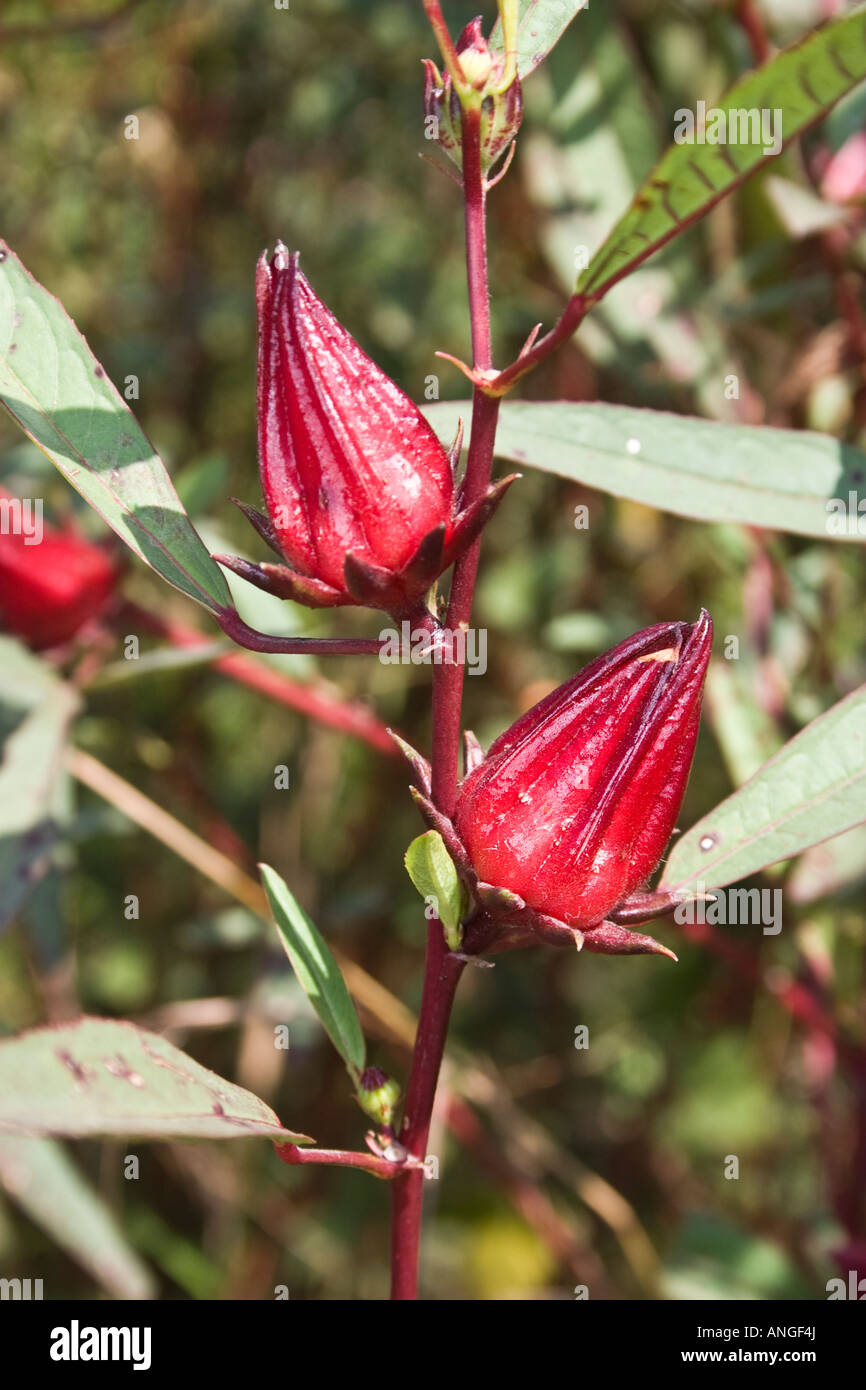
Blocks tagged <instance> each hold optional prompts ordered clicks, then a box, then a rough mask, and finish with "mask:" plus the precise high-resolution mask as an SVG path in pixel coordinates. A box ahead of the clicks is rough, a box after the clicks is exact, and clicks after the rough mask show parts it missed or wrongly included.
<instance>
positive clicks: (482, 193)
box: [391, 109, 499, 1300]
mask: <svg viewBox="0 0 866 1390" xmlns="http://www.w3.org/2000/svg"><path fill="white" fill-rule="evenodd" d="M462 126H463V142H462V143H463V191H464V201H465V222H466V268H467V283H468V290H469V313H470V321H471V326H472V350H473V357H474V367H475V369H476V370H479V369H480V370H482V371H488V370H489V369H490V365H491V341H490V302H489V295H488V286H487V236H486V224H485V219H486V196H487V190H486V184H485V179H484V172H483V169H482V163H481V141H480V112H479V111H478V110H477V109H475V110H472V109H469V110H464V112H463V120H462ZM498 413H499V402H498V400H497V399H495V398H493V397H490V396H487V395H485V394H484V393H483V392H482V391H480V390H479V389H478V388H477V387H476V389H475V391H474V394H473V403H472V429H471V435H470V442H469V452H468V458H467V465H466V477H465V480H464V484H463V497H462V501H463V505H467V504H469V503H471V502H473V501H474V500H475V499H476V498H478V497H480V496H481V495H482V494H483V493H484V491H485V490H486V488H487V487H488V485H489V482H490V473H491V469H492V466H493V445H494V441H495V437H496V421H497V417H498ZM480 549H481V542H480V539H479V540H478V541H476V542H475V544H474V545H472V546H471V547H470V548H469V549H468V550H467V551H466V552H465V553H464V555H463V556H462V557H461V558H460V559H459V560H458V561H457V565H456V567H455V571H454V577H453V580H452V584H451V595H450V600H449V604H448V616H447V626H448V628H449V629H450V630H451V631H456V630H458V629H459V628H460V627H461V626H463V625H466V626H468V624H469V621H470V619H471V615H472V599H473V595H474V591H475V577H476V574H477V571H478V558H479V553H480ZM463 678H464V668H463V666H462V665H458V664H455V665H450V664H443V665H440V666H434V669H433V716H432V720H433V730H432V755H431V769H432V784H433V789H432V795H433V801H434V803H435V805H436V807H437V809H438V810H440V811H442V812H443V813H444V814H445V815H448V816H450V815H451V814H452V812H453V809H454V801H455V797H456V793H457V777H458V758H459V747H460V712H461V705H462V699H463ZM464 964H465V962H464V961H462V960H460V959H458V957H457V956H456V955H454V954H452V953H451V952H450V951H449V950H448V948H447V946H446V944H445V939H444V936H443V930H442V926H441V923H440V922H439V921H438V919H436V918H434V919H433V920H432V921H431V922H430V923H429V927H428V935H427V957H426V961H425V968H424V988H423V994H422V1000H421V1010H420V1015H419V1020H418V1037H417V1042H416V1044H415V1050H414V1053H413V1056H412V1067H411V1071H410V1076H409V1084H408V1087H407V1090H406V1101H405V1105H404V1112H403V1128H402V1132H401V1134H400V1142H401V1144H402V1145H403V1146H404V1148H405V1149H406V1150H407V1151H408V1153H409V1155H410V1157H412V1158H414V1159H416V1160H420V1161H422V1162H423V1159H424V1158H425V1155H426V1148H427V1141H428V1137H429V1133H430V1122H431V1118H432V1114H433V1102H434V1100H435V1097H436V1087H437V1083H438V1080H439V1072H440V1069H441V1066H442V1057H443V1053H444V1050H445V1038H446V1035H447V1032H448V1024H449V1020H450V1017H451V1007H452V1004H453V1002H454V995H455V992H456V989H457V985H458V982H459V980H460V976H461V974H462V973H463V969H464ZM424 1178H425V1173H424V1170H423V1169H422V1168H420V1167H417V1166H416V1167H412V1168H407V1169H406V1170H405V1171H403V1172H401V1173H400V1174H399V1175H398V1176H397V1177H395V1179H394V1181H393V1183H392V1189H391V1191H392V1230H391V1297H392V1299H396V1300H412V1299H415V1298H417V1296H418V1257H419V1248H420V1239H421V1218H422V1206H423V1189H424Z"/></svg>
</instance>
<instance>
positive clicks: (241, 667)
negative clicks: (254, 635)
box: [125, 604, 399, 757]
mask: <svg viewBox="0 0 866 1390" xmlns="http://www.w3.org/2000/svg"><path fill="white" fill-rule="evenodd" d="M125 612H126V613H127V614H128V615H129V616H130V617H131V618H132V619H133V620H134V621H136V622H139V623H141V624H143V625H144V626H146V627H147V628H148V629H149V630H150V631H151V632H157V633H159V634H160V636H162V637H165V639H166V640H167V641H168V642H170V643H171V644H172V646H174V647H189V648H195V647H198V646H210V641H209V639H208V637H207V635H206V634H205V633H203V632H201V631H200V630H199V629H198V628H194V627H187V626H186V624H185V623H177V622H173V621H172V620H171V619H169V618H164V617H162V616H160V615H159V614H157V613H150V612H148V610H147V609H145V608H141V607H139V605H138V604H127V605H126V607H125ZM212 665H213V666H214V668H215V670H217V671H220V672H221V673H222V674H223V675H224V676H228V677H229V679H230V680H235V681H238V683H239V684H241V685H246V686H248V687H249V689H250V690H257V691H258V692H259V694H261V695H264V696H266V697H267V698H268V699H270V700H275V701H277V702H278V703H279V704H282V705H287V706H288V707H289V708H290V709H296V710H298V712H299V713H300V714H305V715H307V716H308V717H309V718H310V719H314V720H315V721H316V723H318V724H326V725H328V727H329V728H332V729H338V730H339V731H340V733H344V734H350V735H351V736H352V737H354V738H359V739H362V740H363V741H364V742H365V743H367V744H369V745H370V747H371V748H375V749H376V751H377V752H379V753H385V754H386V755H387V756H388V757H399V749H398V748H397V745H396V744H395V743H394V740H393V739H392V738H391V735H390V734H389V733H388V730H387V729H386V727H385V725H384V724H383V723H382V722H381V721H380V720H379V719H377V718H376V716H375V715H374V714H372V713H371V712H370V711H369V710H367V709H365V708H364V706H363V705H361V704H353V703H352V702H351V701H349V700H344V699H342V698H341V697H340V696H338V695H335V694H332V693H331V692H330V691H329V690H327V689H324V688H323V687H320V686H316V685H315V684H313V683H312V682H309V681H296V680H293V679H292V677H291V676H286V675H284V674H283V672H282V671H275V670H274V668H273V667H272V666H266V665H264V664H263V663H262V662H260V661H256V660H255V658H254V657H249V656H244V655H243V653H241V652H228V653H226V655H225V656H218V657H217V658H216V659H215V660H214V661H213V662H212Z"/></svg>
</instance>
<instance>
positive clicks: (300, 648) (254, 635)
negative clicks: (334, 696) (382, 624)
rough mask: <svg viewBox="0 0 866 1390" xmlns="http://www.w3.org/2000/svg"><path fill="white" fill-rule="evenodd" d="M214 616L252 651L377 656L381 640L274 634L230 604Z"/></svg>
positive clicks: (232, 635) (373, 638) (380, 648)
mask: <svg viewBox="0 0 866 1390" xmlns="http://www.w3.org/2000/svg"><path fill="white" fill-rule="evenodd" d="M214 616H215V618H216V620H217V622H218V623H219V625H220V627H221V628H222V630H223V632H224V633H225V634H226V636H227V637H230V638H231V639H232V641H233V642H237V644H238V646H239V647H247V648H248V649H249V650H250V651H252V652H285V653H288V654H289V655H294V656H300V655H303V653H304V652H306V653H307V654H308V655H309V656H378V655H379V653H380V651H381V650H382V647H383V645H384V644H383V643H382V642H381V641H380V639H379V638H378V637H275V636H274V635H273V634H271V633H268V632H257V631H256V629H255V628H254V627H249V626H248V625H247V624H246V623H245V622H244V620H243V618H241V617H240V615H239V614H238V613H236V612H235V610H234V609H233V608H220V609H218V610H217V611H215V613H214Z"/></svg>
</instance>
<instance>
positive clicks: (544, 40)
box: [490, 0, 589, 79]
mask: <svg viewBox="0 0 866 1390" xmlns="http://www.w3.org/2000/svg"><path fill="white" fill-rule="evenodd" d="M588 4H589V0H520V18H519V19H518V21H517V73H518V76H519V77H520V78H521V79H523V78H526V77H528V76H529V74H530V73H531V72H534V71H535V69H536V68H537V67H538V66H539V65H540V64H541V63H543V62H544V60H545V58H546V57H547V55H548V53H549V52H550V50H551V49H552V48H553V47H554V45H555V44H557V43H558V42H559V40H560V39H561V38H562V35H563V34H564V33H565V31H566V29H567V28H568V26H569V24H570V23H571V21H572V20H573V19H574V16H575V15H576V14H578V13H579V12H580V11H581V10H584V9H586V7H587V5H588ZM490 47H491V49H492V50H493V52H494V53H502V51H503V47H502V27H501V25H500V23H499V20H498V19H497V21H496V23H495V24H494V26H493V30H492V32H491V34H490Z"/></svg>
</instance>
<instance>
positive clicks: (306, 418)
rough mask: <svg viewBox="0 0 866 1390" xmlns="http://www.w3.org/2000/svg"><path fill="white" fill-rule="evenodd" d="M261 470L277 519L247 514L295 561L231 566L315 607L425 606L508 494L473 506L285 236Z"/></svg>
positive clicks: (269, 342)
mask: <svg viewBox="0 0 866 1390" xmlns="http://www.w3.org/2000/svg"><path fill="white" fill-rule="evenodd" d="M256 299H257V306H258V323H259V365H258V443H259V473H260V477H261V483H262V490H263V493H264V498H265V505H266V508H267V513H268V515H267V517H264V516H261V515H259V514H257V513H255V512H253V511H252V510H251V509H249V508H246V507H245V508H244V511H245V512H246V513H247V515H248V516H249V517H250V520H251V521H252V522H253V524H254V525H255V526H256V528H257V529H258V530H259V532H260V533H261V534H262V535H263V536H264V537H265V539H266V540H267V541H268V543H269V544H270V545H271V546H272V548H273V549H274V550H276V551H277V553H278V554H279V555H280V556H281V557H282V558H284V559H285V560H286V561H287V562H288V565H273V564H264V565H252V564H250V563H249V562H247V561H243V560H238V559H237V558H236V557H231V556H222V555H221V556H218V557H217V558H218V559H219V560H220V562H221V563H223V564H225V565H227V566H228V567H229V568H230V569H233V570H234V571H235V572H236V573H238V574H240V575H242V576H243V577H244V578H245V579H249V580H250V581H251V582H252V583H254V584H257V585H259V587H261V588H264V589H267V590H268V591H269V592H271V593H276V594H278V595H280V596H281V597H284V598H293V599H296V600H297V601H299V602H301V603H308V604H310V605H311V606H333V605H337V604H359V603H361V604H366V605H368V606H370V607H373V608H382V609H385V610H386V611H388V612H391V613H394V614H398V613H408V612H410V611H412V609H413V608H416V607H417V606H418V605H419V603H420V602H421V600H422V599H423V596H424V594H425V593H426V592H427V590H428V589H429V587H430V585H431V584H432V583H433V581H434V580H435V579H436V578H437V576H438V575H439V574H441V573H442V571H443V570H444V569H446V568H447V566H448V565H450V564H451V563H452V561H453V560H454V559H455V558H456V556H457V554H458V553H459V552H460V551H461V550H462V549H465V547H466V546H467V545H469V544H470V543H471V541H472V540H474V538H475V536H476V535H477V534H478V531H479V529H480V527H481V525H482V524H483V522H484V521H485V520H486V519H487V517H488V516H489V515H490V512H491V511H492V509H493V506H495V504H496V502H497V501H498V499H499V497H500V496H501V494H502V491H503V490H504V485H503V484H500V485H499V487H498V488H496V489H491V490H490V492H489V493H488V495H487V496H486V497H484V498H482V499H481V501H480V503H477V504H475V505H474V506H473V507H471V508H468V509H466V510H465V511H462V512H461V511H460V510H459V506H458V504H457V502H456V500H455V485H454V476H453V470H452V461H451V459H450V458H449V455H448V454H447V453H446V451H445V449H443V447H442V445H441V444H440V443H439V440H438V438H437V437H436V435H435V433H434V431H433V430H432V429H431V427H430V425H428V423H427V421H426V420H425V419H424V417H423V415H422V414H421V412H420V411H419V410H418V409H417V407H416V406H415V405H414V404H413V402H412V401H411V400H410V399H409V397H408V396H406V395H404V393H403V392H402V391H401V390H400V389H399V387H397V386H396V385H395V384H394V382H393V381H391V380H390V379H389V378H388V377H387V376H386V375H385V373H384V372H383V371H381V369H380V368H379V367H377V366H376V364H375V362H373V361H371V359H370V358H369V357H368V356H367V355H366V353H364V352H363V351H362V350H361V348H360V347H359V346H358V344H357V343H356V342H355V340H354V339H353V338H352V337H351V335H350V334H349V333H347V331H346V329H345V328H343V327H342V325H341V324H340V323H338V321H337V319H335V317H334V315H333V314H332V313H331V311H330V310H329V309H328V308H327V307H326V306H325V305H324V304H323V303H322V301H321V300H320V299H319V298H317V296H316V295H315V294H314V293H313V291H312V289H311V288H310V286H309V284H308V282H307V280H306V279H305V277H304V275H303V274H302V273H301V271H300V269H299V267H298V257H297V255H294V256H290V255H289V253H288V251H287V250H286V248H285V247H284V246H283V245H282V244H281V243H278V244H277V249H276V252H275V254H274V257H273V261H269V259H268V257H267V254H265V255H263V256H262V257H261V259H260V261H259V265H258V271H257V276H256Z"/></svg>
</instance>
